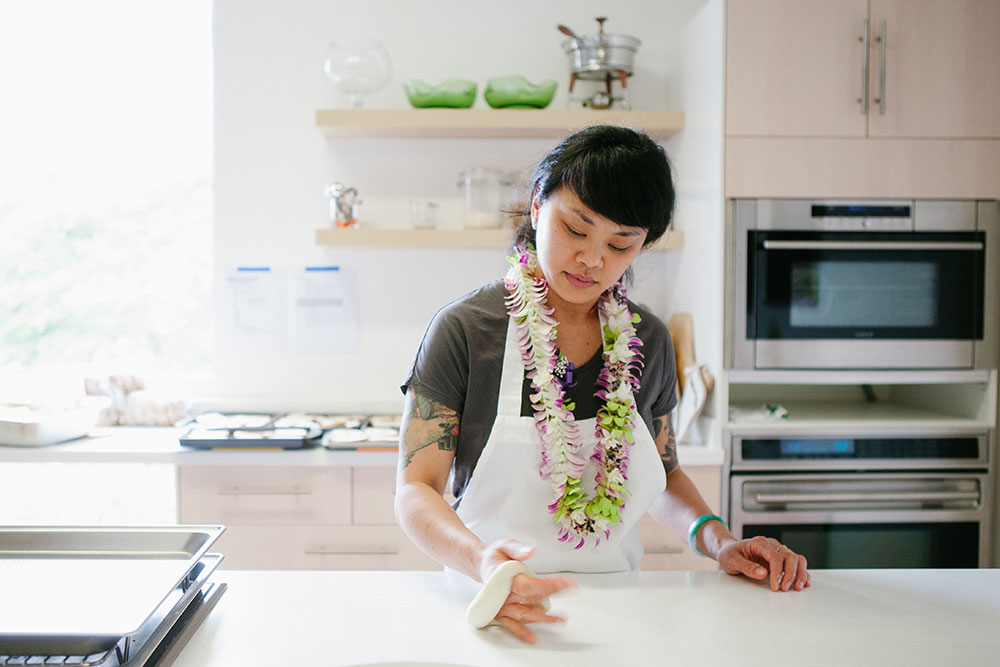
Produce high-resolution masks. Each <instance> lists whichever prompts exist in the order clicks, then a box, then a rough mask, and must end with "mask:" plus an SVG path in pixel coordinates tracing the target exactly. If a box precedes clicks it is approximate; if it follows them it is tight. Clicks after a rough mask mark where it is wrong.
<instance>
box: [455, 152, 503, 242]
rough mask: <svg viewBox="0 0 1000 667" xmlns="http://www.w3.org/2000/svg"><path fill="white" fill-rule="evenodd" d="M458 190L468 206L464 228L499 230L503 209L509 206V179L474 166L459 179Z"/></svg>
mask: <svg viewBox="0 0 1000 667" xmlns="http://www.w3.org/2000/svg"><path fill="white" fill-rule="evenodd" d="M458 188H459V190H460V191H461V192H462V199H463V201H464V203H465V216H464V219H465V226H466V228H468V229H485V228H491V227H500V226H501V225H502V223H503V216H504V212H503V207H504V205H505V204H508V203H509V201H510V197H509V194H508V191H509V190H510V188H511V183H510V180H509V178H508V176H507V175H506V174H505V173H504V172H503V171H501V170H500V169H495V168H493V167H471V168H469V169H466V170H465V171H463V172H462V173H460V174H459V176H458Z"/></svg>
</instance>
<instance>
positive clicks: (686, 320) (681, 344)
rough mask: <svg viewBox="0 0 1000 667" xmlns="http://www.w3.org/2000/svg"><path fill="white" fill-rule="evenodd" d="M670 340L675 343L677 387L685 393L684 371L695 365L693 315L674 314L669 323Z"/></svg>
mask: <svg viewBox="0 0 1000 667" xmlns="http://www.w3.org/2000/svg"><path fill="white" fill-rule="evenodd" d="M667 329H668V330H669V331H670V338H671V340H673V342H674V361H675V362H676V364H677V385H678V389H679V392H680V393H681V394H683V393H684V369H685V368H687V367H688V366H690V365H691V364H693V363H694V322H693V321H692V319H691V313H674V314H673V315H671V316H670V320H669V321H668V322H667Z"/></svg>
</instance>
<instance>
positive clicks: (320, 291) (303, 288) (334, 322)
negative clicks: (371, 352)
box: [292, 266, 360, 356]
mask: <svg viewBox="0 0 1000 667" xmlns="http://www.w3.org/2000/svg"><path fill="white" fill-rule="evenodd" d="M292 291H293V294H292V309H293V314H292V341H293V343H292V351H293V353H294V354H295V355H297V356H313V355H331V354H354V353H356V352H357V351H358V347H359V341H360V331H359V329H360V326H359V323H358V288H357V277H356V275H355V274H354V272H353V271H350V270H346V269H343V268H341V267H337V266H308V267H306V268H305V270H304V271H301V272H299V273H298V274H297V275H296V276H295V279H294V281H293V284H292Z"/></svg>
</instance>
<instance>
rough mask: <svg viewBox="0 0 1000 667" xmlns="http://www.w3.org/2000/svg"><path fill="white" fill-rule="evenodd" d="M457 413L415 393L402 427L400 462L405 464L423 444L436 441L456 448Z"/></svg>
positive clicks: (440, 446) (442, 446)
mask: <svg viewBox="0 0 1000 667" xmlns="http://www.w3.org/2000/svg"><path fill="white" fill-rule="evenodd" d="M458 421H459V417H458V413H457V412H455V411H454V410H452V409H451V408H448V407H445V406H444V405H442V404H441V403H438V402H437V401H434V400H432V399H430V398H427V397H426V396H421V395H420V394H417V393H414V394H413V398H412V400H411V401H410V412H409V414H408V415H406V425H405V428H404V431H403V439H402V444H403V450H402V452H401V454H402V456H401V457H400V462H401V464H402V466H403V467H404V468H405V467H406V466H408V465H410V463H411V462H412V461H413V456H414V455H415V454H416V453H417V452H419V451H420V450H421V449H423V448H424V447H429V446H431V445H437V448H438V449H440V450H441V451H446V452H453V451H455V449H456V447H457V445H458Z"/></svg>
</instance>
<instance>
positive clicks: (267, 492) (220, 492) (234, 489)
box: [218, 486, 312, 496]
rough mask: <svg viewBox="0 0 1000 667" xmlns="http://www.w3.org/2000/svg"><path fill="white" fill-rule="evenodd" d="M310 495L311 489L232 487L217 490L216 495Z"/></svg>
mask: <svg viewBox="0 0 1000 667" xmlns="http://www.w3.org/2000/svg"><path fill="white" fill-rule="evenodd" d="M310 494H312V489H300V488H297V487H293V488H290V489H265V488H260V489H253V488H246V489H241V488H240V487H238V486H234V487H232V488H229V489H219V490H218V495H220V496H308V495H310Z"/></svg>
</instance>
